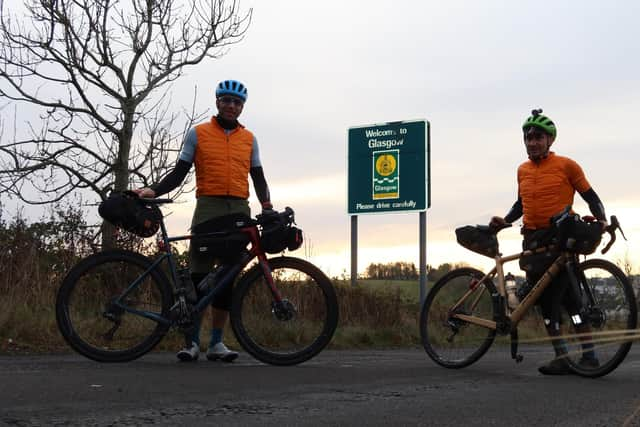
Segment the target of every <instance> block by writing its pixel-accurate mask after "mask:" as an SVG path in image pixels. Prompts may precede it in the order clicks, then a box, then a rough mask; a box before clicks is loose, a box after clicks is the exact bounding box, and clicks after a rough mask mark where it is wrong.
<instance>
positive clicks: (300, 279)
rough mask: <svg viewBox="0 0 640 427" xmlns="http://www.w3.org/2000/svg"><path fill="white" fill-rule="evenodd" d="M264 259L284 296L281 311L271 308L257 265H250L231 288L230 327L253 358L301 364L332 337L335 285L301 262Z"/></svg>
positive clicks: (271, 303)
mask: <svg viewBox="0 0 640 427" xmlns="http://www.w3.org/2000/svg"><path fill="white" fill-rule="evenodd" d="M268 263H269V268H270V269H271V272H272V276H273V278H274V282H275V284H276V288H277V289H278V291H279V292H280V293H281V295H282V298H283V299H285V300H286V301H288V303H287V304H288V305H287V306H286V310H284V311H281V312H278V310H276V309H275V308H274V307H273V296H272V293H271V290H270V288H269V285H268V284H267V283H266V280H265V278H264V275H263V272H262V268H261V267H260V265H255V266H253V267H252V268H251V269H249V270H248V271H247V272H246V273H245V274H244V275H243V276H242V277H241V278H240V280H239V281H238V283H237V284H236V287H235V289H234V292H233V302H232V306H231V313H230V316H231V327H232V329H233V332H234V334H235V336H236V339H237V340H238V343H239V344H240V345H241V346H242V348H244V349H245V350H246V351H247V353H249V354H251V355H252V356H253V357H255V358H256V359H258V360H259V361H261V362H264V363H267V364H270V365H280V366H289V365H295V364H298V363H302V362H304V361H307V360H309V359H311V358H312V357H314V356H315V355H317V354H318V353H319V352H320V351H322V349H324V348H325V347H326V346H327V344H329V342H330V341H331V338H332V337H333V333H334V332H335V330H336V327H337V325H338V299H337V297H336V293H335V290H334V288H333V285H332V283H331V280H329V278H328V277H327V276H326V275H325V274H324V273H323V272H322V271H320V269H318V268H317V267H316V266H314V265H313V264H311V263H309V262H307V261H304V260H301V259H298V258H291V257H279V258H272V259H269V260H268ZM278 316H279V317H278ZM290 347H292V348H290Z"/></svg>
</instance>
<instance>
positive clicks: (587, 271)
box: [561, 259, 638, 377]
mask: <svg viewBox="0 0 640 427" xmlns="http://www.w3.org/2000/svg"><path fill="white" fill-rule="evenodd" d="M578 277H579V280H580V282H581V286H582V287H588V289H589V290H590V292H591V294H592V295H593V301H589V300H588V299H587V293H586V292H585V291H584V290H583V291H582V294H583V295H582V297H583V298H582V300H583V301H582V305H583V310H582V315H581V321H582V322H583V323H587V324H588V325H589V326H590V329H591V331H590V332H589V333H586V332H583V333H582V336H580V337H578V336H576V333H577V332H578V331H576V328H575V326H574V324H573V322H572V321H571V319H570V318H569V316H568V315H566V313H564V316H562V324H561V333H562V335H563V336H565V337H566V341H567V344H568V357H567V361H568V362H569V366H570V367H571V369H572V370H573V371H574V372H575V373H576V374H578V375H582V376H585V377H600V376H602V375H606V374H608V373H609V372H611V371H613V370H614V369H615V368H616V367H617V366H618V365H619V364H620V363H621V362H622V361H623V360H624V358H625V357H626V355H627V353H628V352H629V349H630V348H631V344H632V340H633V339H635V338H637V333H635V332H634V331H635V330H636V322H637V318H638V311H637V306H636V298H635V295H634V293H633V288H632V287H631V284H630V283H629V279H628V278H627V276H626V275H625V274H624V273H623V272H622V270H620V269H619V268H618V267H616V266H615V265H614V264H612V263H610V262H609V261H605V260H602V259H591V260H588V261H585V262H582V263H580V265H579V275H578ZM583 331H584V329H583ZM634 334H635V335H636V336H634ZM590 350H591V351H593V352H594V353H595V356H596V359H597V360H598V363H593V358H592V356H593V354H592V353H591V352H590ZM587 352H588V353H587ZM589 362H591V363H589Z"/></svg>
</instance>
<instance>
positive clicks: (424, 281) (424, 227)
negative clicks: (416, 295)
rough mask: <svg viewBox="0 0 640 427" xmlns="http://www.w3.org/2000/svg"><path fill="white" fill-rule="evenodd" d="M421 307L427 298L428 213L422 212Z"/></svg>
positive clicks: (420, 226) (420, 232) (420, 231)
mask: <svg viewBox="0 0 640 427" xmlns="http://www.w3.org/2000/svg"><path fill="white" fill-rule="evenodd" d="M419 223H420V225H419V234H420V260H419V261H420V306H422V304H423V303H424V300H425V298H426V296H427V212H420V219H419Z"/></svg>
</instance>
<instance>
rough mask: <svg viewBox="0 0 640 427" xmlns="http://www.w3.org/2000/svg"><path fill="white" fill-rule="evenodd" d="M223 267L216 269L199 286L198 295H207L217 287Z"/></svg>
mask: <svg viewBox="0 0 640 427" xmlns="http://www.w3.org/2000/svg"><path fill="white" fill-rule="evenodd" d="M220 270H222V266H218V267H216V268H215V269H214V270H213V271H212V272H211V273H209V274H207V275H206V276H205V278H204V279H202V281H201V282H200V283H199V284H198V293H199V294H200V295H207V294H208V293H209V292H210V291H211V290H212V289H213V288H215V287H216V282H217V280H216V279H217V278H218V274H220Z"/></svg>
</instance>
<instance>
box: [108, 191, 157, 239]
mask: <svg viewBox="0 0 640 427" xmlns="http://www.w3.org/2000/svg"><path fill="white" fill-rule="evenodd" d="M98 214H100V216H101V217H102V218H103V219H104V220H106V221H108V222H109V223H111V224H113V225H115V226H116V227H119V228H122V229H124V230H126V231H128V232H130V233H133V234H136V235H138V236H140V237H151V236H153V235H154V234H156V232H157V231H158V229H159V228H160V221H161V220H162V212H161V211H160V209H159V208H158V206H156V205H147V204H145V203H144V201H142V200H140V199H139V198H138V197H137V196H136V195H134V194H131V193H128V192H124V193H120V192H113V193H111V194H110V195H109V198H108V199H106V200H104V201H102V203H100V205H99V206H98Z"/></svg>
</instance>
